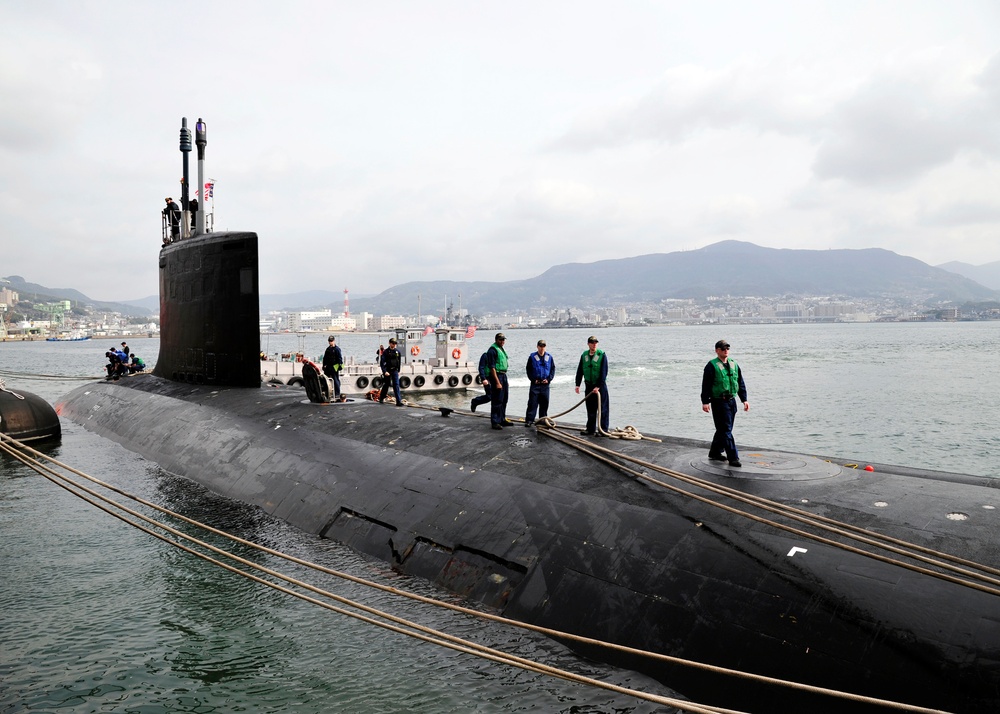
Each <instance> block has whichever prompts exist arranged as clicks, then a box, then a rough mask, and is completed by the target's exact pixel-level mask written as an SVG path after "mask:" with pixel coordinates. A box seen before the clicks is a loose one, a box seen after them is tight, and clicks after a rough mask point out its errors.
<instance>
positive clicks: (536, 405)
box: [524, 384, 549, 422]
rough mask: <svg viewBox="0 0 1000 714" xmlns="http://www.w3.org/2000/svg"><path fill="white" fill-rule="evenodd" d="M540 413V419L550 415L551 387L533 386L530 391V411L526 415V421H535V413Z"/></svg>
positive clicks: (543, 385)
mask: <svg viewBox="0 0 1000 714" xmlns="http://www.w3.org/2000/svg"><path fill="white" fill-rule="evenodd" d="M536 410H537V411H538V416H539V418H544V417H547V416H548V415H549V385H548V384H532V385H531V387H530V388H529V389H528V411H527V412H525V414H524V420H525V421H528V422H531V421H535V411H536Z"/></svg>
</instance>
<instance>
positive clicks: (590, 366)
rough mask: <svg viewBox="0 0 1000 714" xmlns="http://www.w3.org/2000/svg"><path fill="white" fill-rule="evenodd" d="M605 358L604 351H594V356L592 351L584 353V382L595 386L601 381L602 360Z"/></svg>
mask: <svg viewBox="0 0 1000 714" xmlns="http://www.w3.org/2000/svg"><path fill="white" fill-rule="evenodd" d="M603 357H604V350H594V354H593V356H591V354H590V350H587V351H585V352H584V353H583V357H582V358H581V359H582V360H583V381H584V382H590V383H591V384H594V383H596V382H598V381H599V380H600V379H601V358H603Z"/></svg>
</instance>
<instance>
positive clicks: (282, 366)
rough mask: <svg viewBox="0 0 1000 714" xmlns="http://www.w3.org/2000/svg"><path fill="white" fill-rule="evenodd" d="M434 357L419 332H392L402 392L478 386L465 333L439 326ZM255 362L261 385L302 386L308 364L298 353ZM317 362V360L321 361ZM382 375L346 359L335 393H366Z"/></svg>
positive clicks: (378, 383)
mask: <svg viewBox="0 0 1000 714" xmlns="http://www.w3.org/2000/svg"><path fill="white" fill-rule="evenodd" d="M433 334H434V346H433V350H434V351H433V353H431V352H430V348H428V349H427V350H426V351H425V349H424V347H423V344H422V341H423V333H421V332H420V331H419V330H409V329H406V328H402V327H400V328H396V330H395V337H396V347H397V348H398V349H399V353H400V355H402V357H403V364H402V366H401V367H400V370H399V387H400V389H401V390H402V391H403V392H408V393H410V394H414V393H430V392H457V391H464V390H466V389H468V388H469V387H472V386H473V385H478V384H482V379H481V378H480V376H479V373H478V365H479V361H478V359H477V360H476V361H474V362H473V361H470V360H469V344H468V342H467V341H466V340H467V337H468V332H467V331H466V330H465V328H455V327H447V326H443V327H438V328H436V329H435V330H434V332H433ZM280 357H281V356H280V355H274V358H273V359H262V360H261V362H260V379H261V381H262V382H264V383H265V384H267V383H270V384H289V385H305V376H304V375H303V372H302V365H303V364H304V363H305V362H307V361H308V360H307V359H306V357H305V355H303V354H301V353H294V354H287V355H285V356H284V357H285V358H284V359H281V358H280ZM317 361H320V362H321V361H322V358H320V359H319V360H317ZM381 387H382V372H381V370H380V369H379V366H378V363H377V362H355V361H354V358H353V357H351V358H349V359H348V361H347V362H346V363H345V364H344V368H343V369H342V370H341V372H340V392H341V394H344V395H347V396H357V395H362V394H365V393H367V392H368V391H369V390H371V389H381Z"/></svg>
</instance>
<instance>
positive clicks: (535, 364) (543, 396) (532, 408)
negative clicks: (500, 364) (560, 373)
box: [524, 340, 556, 426]
mask: <svg viewBox="0 0 1000 714" xmlns="http://www.w3.org/2000/svg"><path fill="white" fill-rule="evenodd" d="M537 346H538V351H537V352H535V353H533V354H532V355H531V356H530V357H528V364H527V366H526V367H525V371H527V373H528V381H529V382H530V383H531V386H529V387H528V411H527V412H525V414H524V425H525V426H531V425H532V424H534V423H535V412H536V411H537V412H538V417H539V418H540V419H544V418H545V417H547V416H548V415H549V385H550V384H552V380H553V379H555V378H556V363H555V360H553V359H552V355H550V354H546V353H545V340H539V341H538V345H537Z"/></svg>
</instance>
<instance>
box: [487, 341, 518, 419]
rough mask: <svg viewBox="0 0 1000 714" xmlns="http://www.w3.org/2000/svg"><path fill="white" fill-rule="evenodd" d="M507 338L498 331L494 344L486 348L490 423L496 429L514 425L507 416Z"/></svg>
mask: <svg viewBox="0 0 1000 714" xmlns="http://www.w3.org/2000/svg"><path fill="white" fill-rule="evenodd" d="M506 341H507V338H506V337H505V336H504V334H503V333H502V332H498V333H497V334H496V336H495V337H494V338H493V344H492V345H490V348H489V349H488V350H486V368H487V369H488V370H489V373H490V381H491V382H492V387H491V390H490V424H491V426H492V428H494V429H497V430H499V429H503V428H504V427H505V426H514V422H512V421H511V420H510V419H508V418H507V392H508V391H509V390H508V388H507V352H506V351H505V350H504V348H503V345H504V342H506Z"/></svg>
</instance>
